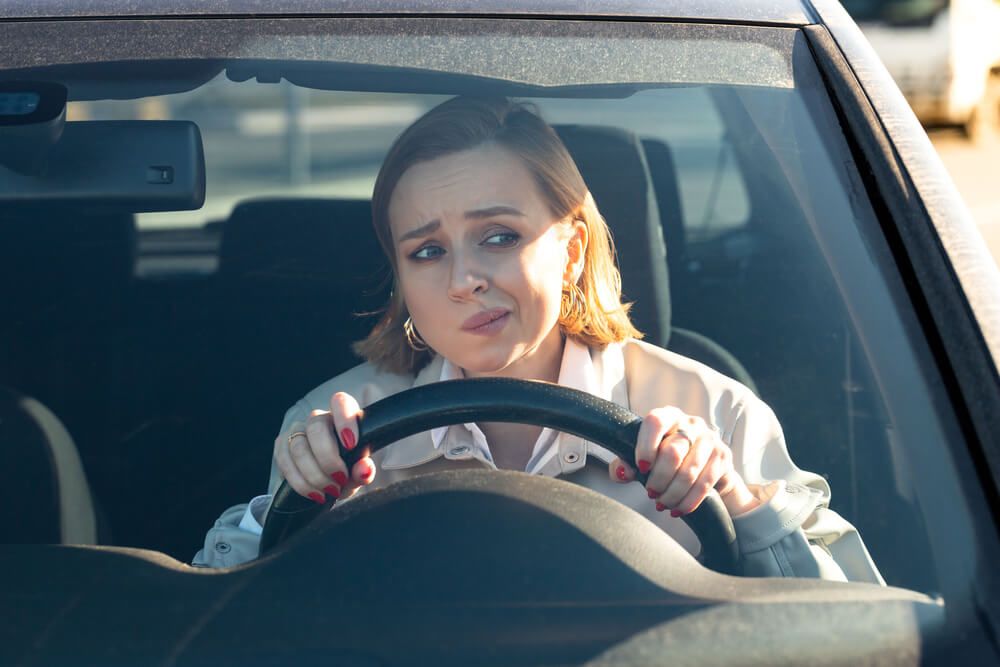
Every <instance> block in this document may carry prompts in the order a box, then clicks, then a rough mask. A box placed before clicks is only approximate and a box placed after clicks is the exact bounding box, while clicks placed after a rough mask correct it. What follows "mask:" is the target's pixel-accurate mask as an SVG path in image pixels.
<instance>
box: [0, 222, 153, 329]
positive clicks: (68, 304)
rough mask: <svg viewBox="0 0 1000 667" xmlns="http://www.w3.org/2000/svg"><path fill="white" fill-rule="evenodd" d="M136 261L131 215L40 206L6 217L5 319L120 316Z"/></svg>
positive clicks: (1, 275)
mask: <svg viewBox="0 0 1000 667" xmlns="http://www.w3.org/2000/svg"><path fill="white" fill-rule="evenodd" d="M135 257H136V229H135V220H134V217H133V216H132V214H129V213H108V214H101V213H95V212H81V211H79V210H77V209H67V208H62V207H59V208H54V207H37V208H32V209H18V210H16V211H5V212H3V213H0V304H2V307H0V314H2V315H4V316H6V315H8V313H6V312H5V311H7V309H8V308H9V309H10V310H11V312H12V313H13V315H14V316H15V317H16V318H17V319H18V320H22V319H25V318H27V319H30V320H31V321H38V320H46V321H51V320H53V319H54V320H56V321H66V320H72V321H73V322H74V323H77V324H79V323H81V322H90V321H95V320H100V319H102V318H104V317H108V316H113V315H115V314H117V312H118V309H119V308H120V306H121V305H122V300H123V297H124V295H125V291H126V289H127V287H128V285H129V283H130V281H131V278H132V275H133V272H134V268H135Z"/></svg>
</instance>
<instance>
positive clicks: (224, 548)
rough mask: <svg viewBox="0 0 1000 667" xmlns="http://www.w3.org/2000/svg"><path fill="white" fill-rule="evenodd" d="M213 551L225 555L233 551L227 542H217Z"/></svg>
mask: <svg viewBox="0 0 1000 667" xmlns="http://www.w3.org/2000/svg"><path fill="white" fill-rule="evenodd" d="M215 550H216V551H218V552H219V553H220V554H227V553H229V552H230V551H232V550H233V547H232V546H230V544H229V542H217V543H216V544H215Z"/></svg>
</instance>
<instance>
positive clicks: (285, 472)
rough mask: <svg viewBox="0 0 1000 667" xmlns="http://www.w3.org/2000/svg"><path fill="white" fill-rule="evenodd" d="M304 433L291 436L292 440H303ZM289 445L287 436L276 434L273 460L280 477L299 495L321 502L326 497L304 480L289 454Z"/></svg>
mask: <svg viewBox="0 0 1000 667" xmlns="http://www.w3.org/2000/svg"><path fill="white" fill-rule="evenodd" d="M305 439H306V437H305V436H304V435H297V436H295V437H294V438H292V440H293V442H297V441H299V440H305ZM290 450H291V447H290V444H289V442H288V436H278V439H277V440H276V441H275V447H274V462H275V463H276V464H277V466H278V470H279V471H280V472H281V477H282V478H283V479H284V480H285V481H286V482H288V485H289V486H290V487H292V490H293V491H295V493H297V494H299V495H300V496H304V497H306V498H309V499H310V500H312V501H314V502H317V503H322V502H324V501H325V500H326V499H325V498H324V497H323V493H321V492H320V490H319V489H318V488H316V487H314V486H312V485H311V484H309V482H307V481H306V480H305V478H304V477H303V476H302V473H300V472H299V469H298V466H297V465H296V463H295V461H294V460H293V458H292V455H291V451H290Z"/></svg>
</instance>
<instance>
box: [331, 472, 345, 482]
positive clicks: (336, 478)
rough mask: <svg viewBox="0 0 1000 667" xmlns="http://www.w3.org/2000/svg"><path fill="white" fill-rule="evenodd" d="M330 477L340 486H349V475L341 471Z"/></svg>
mask: <svg viewBox="0 0 1000 667" xmlns="http://www.w3.org/2000/svg"><path fill="white" fill-rule="evenodd" d="M330 477H331V478H332V479H333V481H335V482H336V483H337V484H338V485H340V486H344V485H345V484H347V475H346V474H344V473H342V472H340V471H339V470H338V471H337V472H335V473H333V474H332V475H330Z"/></svg>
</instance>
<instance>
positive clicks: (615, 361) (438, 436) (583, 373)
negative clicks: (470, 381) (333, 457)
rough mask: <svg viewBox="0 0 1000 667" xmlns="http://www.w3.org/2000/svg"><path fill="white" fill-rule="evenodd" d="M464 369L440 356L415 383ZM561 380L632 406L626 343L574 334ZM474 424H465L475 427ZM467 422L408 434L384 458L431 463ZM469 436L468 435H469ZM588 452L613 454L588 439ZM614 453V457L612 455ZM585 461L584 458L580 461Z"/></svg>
mask: <svg viewBox="0 0 1000 667" xmlns="http://www.w3.org/2000/svg"><path fill="white" fill-rule="evenodd" d="M464 377H465V374H464V373H463V372H462V369H461V368H460V367H458V366H456V365H455V364H452V363H451V362H450V361H448V360H447V359H445V358H444V357H440V356H436V357H434V358H433V359H432V360H431V362H430V363H429V364H428V365H427V366H425V367H424V368H423V369H422V370H421V371H420V372H419V373H418V374H417V376H416V377H415V378H414V382H413V386H415V387H416V386H420V385H424V384H429V383H431V382H438V381H441V380H455V379H461V378H464ZM559 384H561V385H564V386H567V387H571V388H573V389H579V390H581V391H586V392H589V393H591V394H594V395H595V396H599V397H600V398H603V399H605V400H609V401H613V402H615V403H618V404H619V405H623V406H625V407H628V405H629V401H628V392H627V388H626V379H625V358H624V355H623V353H622V347H621V345H620V344H618V343H611V344H609V345H607V346H606V347H605V348H604V349H598V348H589V347H587V346H586V345H584V344H582V343H579V342H577V341H575V340H573V339H571V338H567V339H566V344H565V345H564V346H563V357H562V360H561V362H560V366H559ZM470 426H471V425H465V426H464V428H465V429H468V430H469V431H471V430H472V429H471V428H470ZM452 428H463V426H445V427H441V428H436V429H432V430H431V431H425V432H423V433H418V434H416V435H412V436H410V437H408V438H404V439H403V440H402V441H400V442H398V443H395V444H394V445H393V446H391V447H388V448H387V449H386V450H384V451H385V456H384V458H383V460H382V462H381V465H382V467H384V468H387V469H396V468H409V467H412V466H416V465H421V464H424V463H428V462H430V461H432V460H433V459H436V458H438V457H440V456H442V455H444V450H443V448H442V446H441V445H442V443H443V442H444V441H445V439H446V437H447V436H448V432H449V429H452ZM466 437H467V436H466ZM586 453H587V454H589V455H594V456H597V457H598V458H600V459H601V460H606V461H610V460H611V458H613V455H611V454H610V452H608V451H607V450H605V449H604V448H602V447H598V446H596V445H593V444H592V443H588V444H587V446H586ZM609 457H611V458H609ZM580 463H582V461H581V462H580Z"/></svg>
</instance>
